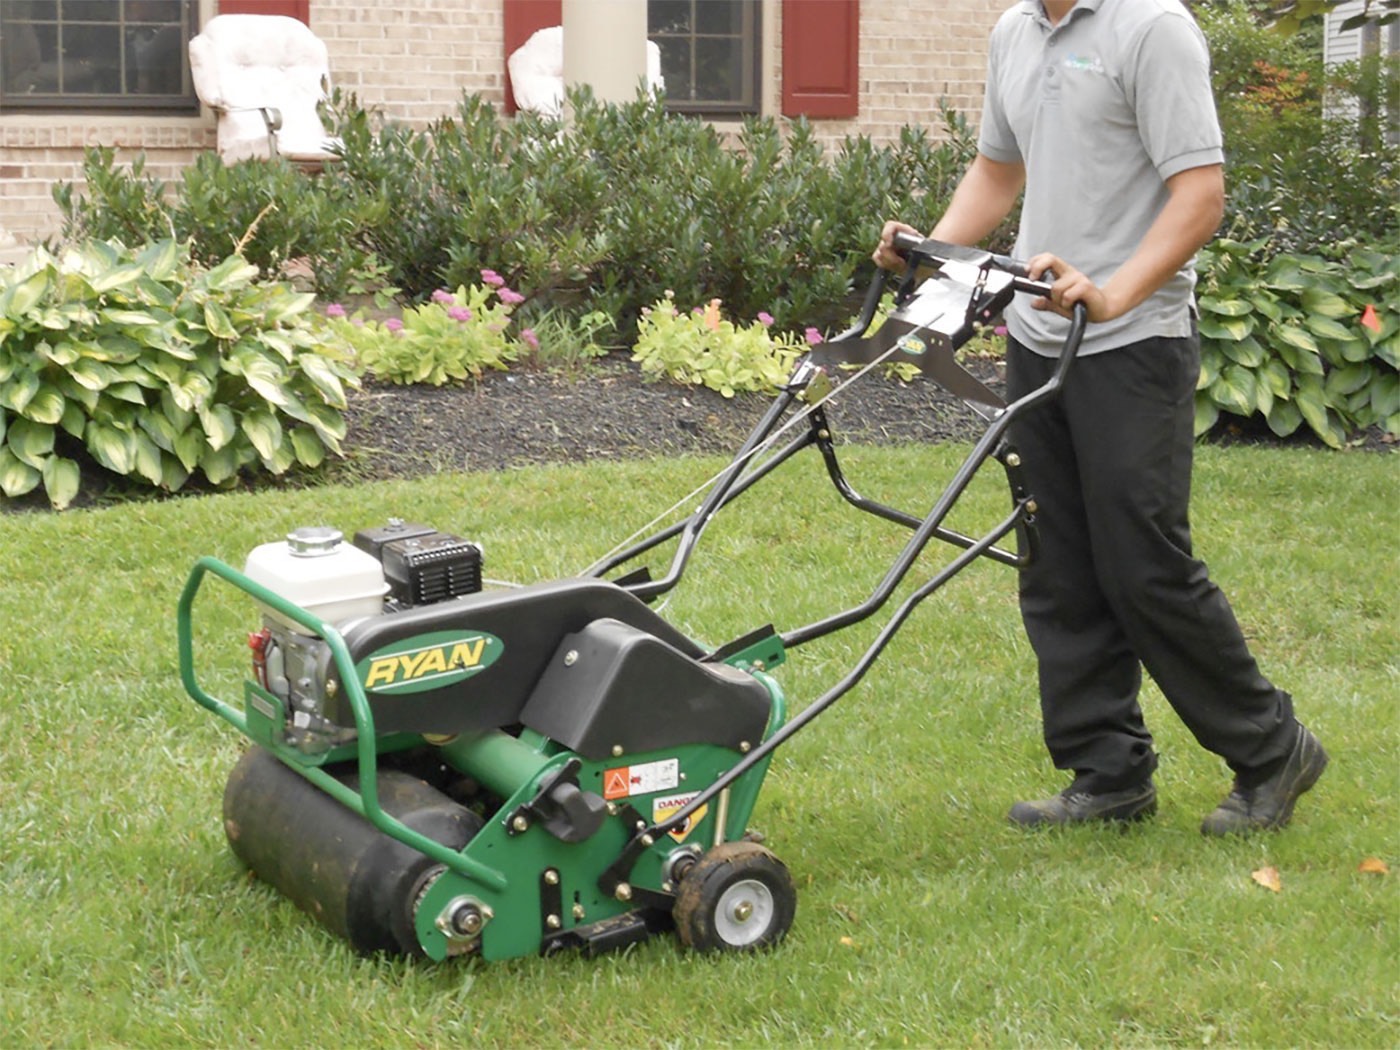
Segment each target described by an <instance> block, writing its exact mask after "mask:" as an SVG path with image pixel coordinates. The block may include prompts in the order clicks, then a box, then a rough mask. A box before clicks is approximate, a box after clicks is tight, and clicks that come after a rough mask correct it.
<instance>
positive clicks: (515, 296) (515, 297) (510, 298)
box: [496, 288, 525, 306]
mask: <svg viewBox="0 0 1400 1050" xmlns="http://www.w3.org/2000/svg"><path fill="white" fill-rule="evenodd" d="M496 294H497V295H499V296H500V297H501V302H503V303H505V304H506V305H507V306H517V305H519V304H520V303H523V302H524V301H525V297H524V296H523V295H521V294H520V293H519V292H515V291H512V290H511V289H509V288H498V289H496Z"/></svg>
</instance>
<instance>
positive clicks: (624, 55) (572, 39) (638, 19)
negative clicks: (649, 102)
mask: <svg viewBox="0 0 1400 1050" xmlns="http://www.w3.org/2000/svg"><path fill="white" fill-rule="evenodd" d="M646 74H647V4H646V0H564V87H565V88H566V89H567V88H571V87H573V86H575V85H577V84H588V85H590V86H591V87H592V88H593V94H594V96H595V97H596V98H598V99H599V100H600V101H603V102H631V101H632V100H633V99H634V98H636V97H637V89H638V87H639V86H640V85H641V84H642V83H643V82H644V81H645V79H646ZM566 108H567V107H566Z"/></svg>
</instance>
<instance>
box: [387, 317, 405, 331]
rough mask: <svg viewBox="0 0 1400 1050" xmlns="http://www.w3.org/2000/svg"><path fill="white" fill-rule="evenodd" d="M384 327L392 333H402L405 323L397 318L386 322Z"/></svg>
mask: <svg viewBox="0 0 1400 1050" xmlns="http://www.w3.org/2000/svg"><path fill="white" fill-rule="evenodd" d="M384 327H385V328H386V329H388V330H389V331H391V332H401V331H403V322H402V321H400V320H399V319H398V318H397V317H391V318H389V319H388V320H387V321H385V322H384Z"/></svg>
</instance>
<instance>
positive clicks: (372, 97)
mask: <svg viewBox="0 0 1400 1050" xmlns="http://www.w3.org/2000/svg"><path fill="white" fill-rule="evenodd" d="M1011 2H1012V0H902V2H900V3H894V4H891V3H879V2H877V0H867V2H866V3H864V4H863V5H862V9H861V44H860V64H861V68H860V116H859V117H858V118H856V119H853V120H836V121H818V122H816V127H817V129H818V132H819V134H820V136H821V138H822V140H823V141H825V142H828V143H834V142H839V141H840V140H841V139H842V138H843V137H844V136H846V135H850V134H865V135H868V136H870V137H871V138H872V139H873V140H875V141H876V142H877V143H879V142H887V141H889V140H891V139H893V138H895V137H896V136H897V135H898V134H899V129H900V128H901V127H902V126H903V125H905V124H909V123H918V124H924V125H926V126H928V127H929V128H930V129H931V130H932V131H934V132H935V133H937V132H939V131H941V123H940V119H939V115H938V104H939V100H940V98H946V99H947V100H948V101H949V102H950V103H951V104H952V105H953V106H954V107H955V108H957V109H959V110H961V111H962V112H964V113H966V114H968V115H969V117H970V118H971V119H972V120H973V121H974V122H975V121H976V119H977V114H978V113H979V112H980V109H981V99H982V80H983V72H984V70H983V65H984V62H985V55H986V38H987V33H988V32H989V31H990V29H991V26H992V24H993V23H994V22H995V21H996V18H997V16H998V15H999V14H1000V12H1001V11H1003V10H1005V9H1006V7H1008V6H1009V5H1010V3H1011ZM204 7H205V9H206V12H205V14H206V17H208V14H209V12H210V11H212V9H213V8H212V7H211V6H210V5H209V3H207V2H206V3H205V4H204ZM780 19H781V11H780V8H779V5H778V4H777V3H770V4H769V7H768V10H767V12H766V15H765V19H764V32H765V56H764V63H763V69H764V79H765V85H764V92H763V98H764V108H765V112H769V113H776V112H777V110H778V106H779V102H778V99H779V90H778V85H779V84H780V83H781V74H782V56H781V54H780V53H779V51H780V49H779V46H778V42H779V40H780V39H781V33H780V30H781V21H780ZM311 28H312V29H313V30H314V31H315V32H316V33H317V35H319V36H320V37H321V38H322V39H323V40H325V42H326V46H327V49H328V50H329V52H330V64H331V74H332V78H333V80H334V81H335V83H336V85H337V86H339V87H341V88H343V89H345V90H347V91H352V92H354V93H355V94H356V95H357V96H358V97H359V100H360V102H361V104H362V105H364V106H366V107H369V108H373V109H378V110H380V111H382V112H383V114H384V116H385V117H387V118H389V119H392V120H400V121H405V122H407V123H411V124H416V125H422V124H426V123H427V122H429V121H431V120H432V119H434V118H436V117H439V116H442V115H444V114H448V113H451V112H452V111H453V109H454V108H455V106H456V104H457V101H458V99H459V98H460V97H461V93H462V92H463V91H471V92H476V93H478V94H480V95H481V96H482V97H483V98H485V99H487V100H488V101H490V102H492V103H494V104H496V105H498V106H499V105H500V104H501V103H502V102H503V101H504V92H505V75H504V67H505V62H504V56H503V54H502V51H503V47H504V45H503V39H504V27H503V21H502V15H501V4H500V0H412V2H406V0H356V2H353V3H352V2H350V0H312V3H311ZM88 145H109V146H114V147H116V148H117V149H118V155H119V156H120V157H121V158H123V159H130V158H131V157H133V156H135V155H136V153H137V152H138V151H140V152H144V153H145V154H146V158H147V164H146V170H147V171H148V172H149V173H150V174H152V175H154V176H156V177H158V178H162V179H166V180H173V179H177V178H178V177H179V172H180V170H181V168H182V167H184V166H185V165H186V164H188V163H189V162H190V161H191V159H192V158H193V157H194V156H195V154H196V153H197V152H199V151H200V150H204V149H212V148H213V146H214V121H213V118H212V116H210V115H207V114H206V115H205V116H202V117H198V118H194V117H191V118H177V117H164V118H152V119H148V120H144V121H140V120H135V119H131V120H122V119H115V118H110V117H109V118H100V119H99V118H94V117H71V118H70V117H62V116H57V117H55V116H44V117H36V116H19V115H15V116H4V115H0V250H3V249H4V247H5V245H6V243H7V242H8V241H9V240H11V239H12V238H18V240H19V241H21V242H32V241H35V240H39V239H42V238H43V237H45V236H47V235H49V234H52V233H54V232H55V231H56V230H57V228H58V223H59V218H58V212H57V209H56V208H55V207H54V205H53V202H52V198H51V195H50V194H51V187H52V184H53V182H55V181H57V180H64V181H75V180H77V178H78V177H79V176H80V174H81V170H82V151H83V147H85V146H88Z"/></svg>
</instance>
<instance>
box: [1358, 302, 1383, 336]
mask: <svg viewBox="0 0 1400 1050" xmlns="http://www.w3.org/2000/svg"><path fill="white" fill-rule="evenodd" d="M1361 323H1362V324H1363V325H1365V326H1366V327H1367V328H1369V329H1370V330H1371V331H1373V332H1379V331H1380V330H1381V319H1380V318H1379V317H1377V316H1376V308H1375V307H1374V306H1372V305H1371V304H1370V303H1367V304H1366V309H1365V310H1363V311H1361Z"/></svg>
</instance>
